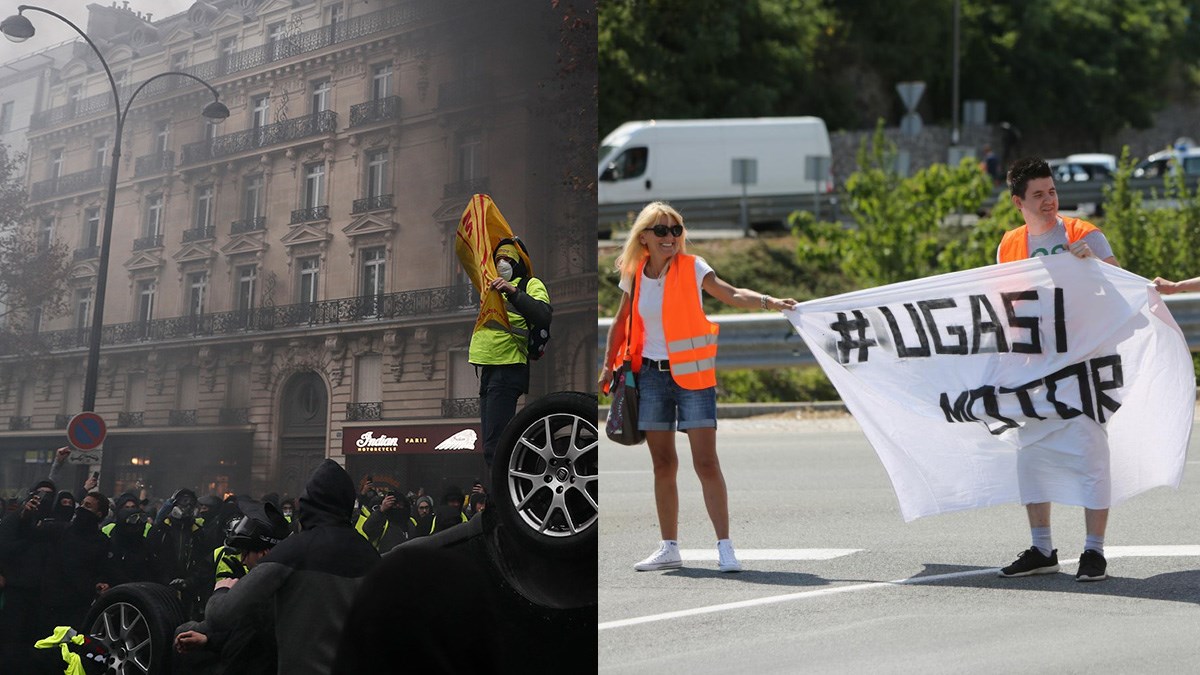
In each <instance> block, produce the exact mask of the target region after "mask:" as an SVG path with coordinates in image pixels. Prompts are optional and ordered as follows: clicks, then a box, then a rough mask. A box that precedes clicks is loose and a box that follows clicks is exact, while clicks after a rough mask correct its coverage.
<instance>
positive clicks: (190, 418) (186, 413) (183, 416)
mask: <svg viewBox="0 0 1200 675" xmlns="http://www.w3.org/2000/svg"><path fill="white" fill-rule="evenodd" d="M167 424H168V425H170V426H173V427H194V426H196V411H195V410H171V411H169V412H168V413H167Z"/></svg>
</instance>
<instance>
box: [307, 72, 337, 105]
mask: <svg viewBox="0 0 1200 675" xmlns="http://www.w3.org/2000/svg"><path fill="white" fill-rule="evenodd" d="M330 91H332V86H331V85H330V84H329V78H328V77H326V78H323V79H320V80H313V82H312V99H311V107H312V110H311V111H310V112H312V113H314V114H316V113H319V112H322V111H325V110H329V92H330Z"/></svg>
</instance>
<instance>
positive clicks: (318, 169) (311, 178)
mask: <svg viewBox="0 0 1200 675" xmlns="http://www.w3.org/2000/svg"><path fill="white" fill-rule="evenodd" d="M324 205H325V163H324V162H317V163H316V164H306V165H305V166H304V208H306V209H315V208H317V207H318V206H324Z"/></svg>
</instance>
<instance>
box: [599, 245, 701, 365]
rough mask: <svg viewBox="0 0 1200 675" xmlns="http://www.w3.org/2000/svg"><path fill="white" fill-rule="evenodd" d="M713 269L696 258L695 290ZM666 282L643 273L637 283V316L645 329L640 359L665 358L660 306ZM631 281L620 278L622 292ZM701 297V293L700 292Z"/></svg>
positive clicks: (630, 285) (660, 359)
mask: <svg viewBox="0 0 1200 675" xmlns="http://www.w3.org/2000/svg"><path fill="white" fill-rule="evenodd" d="M712 271H713V268H712V267H711V266H710V265H709V264H708V262H707V261H705V260H704V258H701V257H700V256H696V289H697V290H700V289H701V288H702V286H703V283H704V277H706V276H708V274H709V273H710V272H712ZM665 281H666V275H665V274H664V275H663V278H662V279H651V278H650V277H647V276H646V275H645V273H644V272H643V274H642V278H641V280H640V281H638V286H639V287H640V289H641V290H640V291H638V296H639V297H638V307H637V310H638V315H639V316H641V317H642V326H643V327H644V329H645V341H644V342H643V344H642V358H646V359H654V360H655V361H662V360H663V359H665V358H667V337H666V334H665V333H663V324H662V304H663V283H664V282H665ZM632 285H633V284H632V283H631V280H630V279H629V278H628V277H622V278H621V283H620V284H619V286H620V288H621V290H622V291H625V293H629V292H630V289H631V287H632ZM701 295H703V292H701Z"/></svg>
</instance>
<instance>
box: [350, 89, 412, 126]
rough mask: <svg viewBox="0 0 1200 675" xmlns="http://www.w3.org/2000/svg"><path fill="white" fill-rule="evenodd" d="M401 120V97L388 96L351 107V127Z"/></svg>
mask: <svg viewBox="0 0 1200 675" xmlns="http://www.w3.org/2000/svg"><path fill="white" fill-rule="evenodd" d="M398 119H400V97H399V96H388V97H385V98H381V99H376V100H374V101H367V102H366V103H359V104H358V105H352V106H350V127H351V128H354V127H359V126H362V125H364V124H371V123H374V122H384V121H387V120H398Z"/></svg>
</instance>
